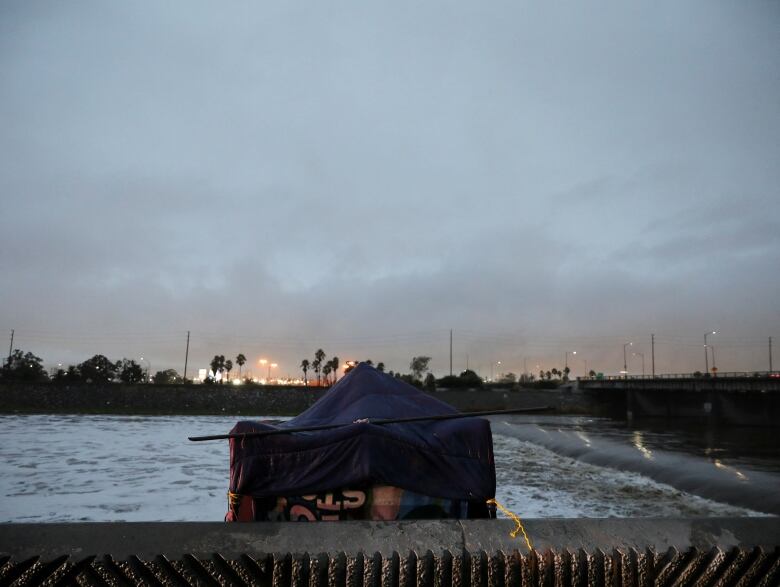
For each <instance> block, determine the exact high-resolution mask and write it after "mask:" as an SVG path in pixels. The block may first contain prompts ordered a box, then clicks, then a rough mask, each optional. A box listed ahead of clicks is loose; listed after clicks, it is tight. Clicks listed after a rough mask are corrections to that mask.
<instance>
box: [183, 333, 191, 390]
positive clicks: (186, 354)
mask: <svg viewBox="0 0 780 587" xmlns="http://www.w3.org/2000/svg"><path fill="white" fill-rule="evenodd" d="M189 358H190V331H189V330H188V331H187V350H186V351H185V352H184V381H185V383H186V381H187V361H188V360H189Z"/></svg>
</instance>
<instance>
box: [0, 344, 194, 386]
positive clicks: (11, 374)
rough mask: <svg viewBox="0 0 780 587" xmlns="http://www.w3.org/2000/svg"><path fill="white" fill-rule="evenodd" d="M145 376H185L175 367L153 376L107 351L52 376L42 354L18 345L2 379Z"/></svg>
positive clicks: (166, 379) (126, 379)
mask: <svg viewBox="0 0 780 587" xmlns="http://www.w3.org/2000/svg"><path fill="white" fill-rule="evenodd" d="M146 379H150V380H151V381H152V382H154V383H158V384H168V383H182V382H183V378H182V377H181V375H179V373H178V372H177V371H176V370H175V369H163V370H161V371H157V373H155V374H154V375H153V376H151V374H150V373H148V372H146V371H145V370H144V368H143V366H142V365H141V364H139V363H137V362H136V361H135V360H133V359H121V360H119V361H111V360H110V359H108V358H107V357H105V356H104V355H94V356H93V357H91V358H89V359H87V360H86V361H84V362H82V363H79V364H77V365H69V366H68V367H66V368H64V369H63V368H59V369H57V370H56V371H55V372H54V373H53V374H52V375H51V377H50V376H49V374H48V373H47V372H46V369H45V368H44V366H43V362H42V361H41V358H40V357H38V356H36V355H34V354H33V353H31V352H24V351H22V350H19V349H15V350H14V351H13V352H12V353H11V354H10V355H9V357H8V358H7V359H6V362H5V364H4V365H3V368H2V370H0V380H2V381H21V382H44V381H53V382H55V383H108V382H111V381H117V380H118V381H121V382H122V383H129V384H134V383H141V382H142V381H144V380H146Z"/></svg>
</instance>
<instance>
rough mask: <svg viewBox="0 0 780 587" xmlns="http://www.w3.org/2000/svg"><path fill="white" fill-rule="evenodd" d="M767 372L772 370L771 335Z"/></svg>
mask: <svg viewBox="0 0 780 587" xmlns="http://www.w3.org/2000/svg"><path fill="white" fill-rule="evenodd" d="M769 372H770V373H771V372H772V337H771V336H770V337H769Z"/></svg>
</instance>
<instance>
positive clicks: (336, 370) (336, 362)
mask: <svg viewBox="0 0 780 587" xmlns="http://www.w3.org/2000/svg"><path fill="white" fill-rule="evenodd" d="M330 366H331V368H332V369H333V383H336V381H338V379H339V358H338V357H333V358H332V359H331V360H330Z"/></svg>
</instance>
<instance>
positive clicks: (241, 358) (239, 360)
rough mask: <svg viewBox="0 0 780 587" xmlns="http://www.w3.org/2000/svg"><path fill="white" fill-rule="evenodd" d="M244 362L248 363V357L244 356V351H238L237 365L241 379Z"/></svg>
mask: <svg viewBox="0 0 780 587" xmlns="http://www.w3.org/2000/svg"><path fill="white" fill-rule="evenodd" d="M244 363H246V357H245V356H244V353H238V356H237V357H236V365H238V378H239V379H241V367H243V366H244Z"/></svg>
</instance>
